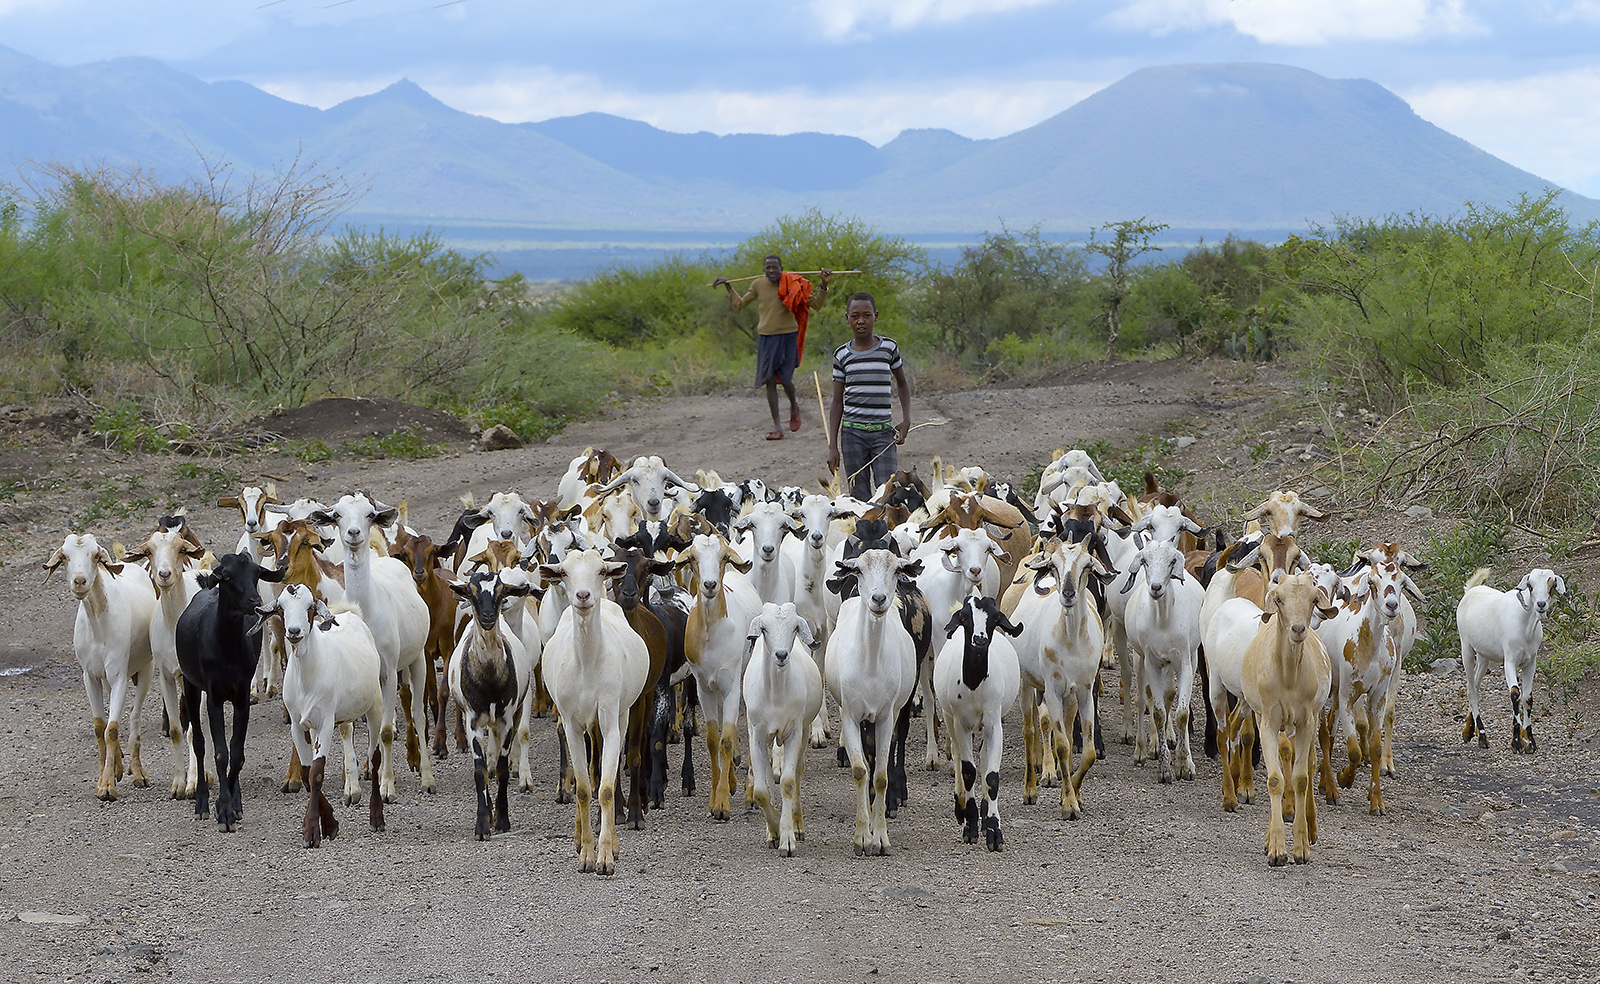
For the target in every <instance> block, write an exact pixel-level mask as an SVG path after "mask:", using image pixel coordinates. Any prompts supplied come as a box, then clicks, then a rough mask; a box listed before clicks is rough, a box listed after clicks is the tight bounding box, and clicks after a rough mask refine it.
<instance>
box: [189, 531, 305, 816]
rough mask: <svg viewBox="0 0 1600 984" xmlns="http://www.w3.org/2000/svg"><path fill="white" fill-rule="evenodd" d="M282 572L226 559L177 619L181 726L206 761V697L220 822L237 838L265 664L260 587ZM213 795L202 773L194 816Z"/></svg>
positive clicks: (243, 558)
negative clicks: (259, 672) (229, 723)
mask: <svg viewBox="0 0 1600 984" xmlns="http://www.w3.org/2000/svg"><path fill="white" fill-rule="evenodd" d="M283 576H284V571H281V570H276V571H274V570H268V569H267V568H265V567H261V566H260V565H258V564H257V563H256V562H255V561H253V560H251V559H250V555H249V554H242V553H239V554H225V555H224V556H223V557H221V558H220V559H219V560H218V561H217V566H216V567H214V568H213V569H211V570H209V571H206V572H204V573H202V574H201V575H200V576H199V582H200V588H201V591H200V593H199V594H197V595H195V596H194V598H193V599H192V600H190V602H189V606H188V607H187V608H185V609H184V610H183V614H182V615H180V616H178V628H177V640H176V641H177V650H178V666H179V668H180V669H181V670H182V671H183V699H182V715H181V717H182V719H183V720H185V721H190V722H193V723H194V755H195V759H196V760H197V761H200V762H204V761H205V755H206V743H205V732H204V730H203V729H202V728H201V727H200V723H199V722H200V695H201V694H202V693H204V694H205V695H206V712H207V713H208V715H209V716H210V718H211V740H212V742H213V743H214V744H215V745H216V755H217V782H218V786H219V788H218V790H217V822H218V823H220V824H222V829H223V830H226V831H232V830H233V829H234V827H235V826H236V825H237V824H238V822H239V818H240V817H241V816H243V815H244V801H243V796H242V793H241V790H240V788H239V770H240V768H242V767H243V766H244V735H245V730H246V728H248V727H249V724H250V681H251V680H252V679H253V678H254V677H255V673H256V665H257V663H259V662H260V660H261V626H260V624H259V622H258V620H257V615H256V605H257V603H258V602H259V601H260V600H261V597H260V594H259V593H258V588H257V586H256V582H257V581H273V582H277V581H282V580H283ZM224 702H228V703H232V704H233V743H232V746H231V747H230V746H229V744H228V743H227V731H226V724H225V722H224V720H223V716H222V713H223V712H222V705H223V703H224ZM209 796H210V790H209V788H208V784H207V782H206V775H205V770H204V769H202V770H200V776H199V780H198V782H196V784H195V791H194V812H195V815H196V816H202V817H203V816H205V815H206V814H207V813H209V812H210V804H209Z"/></svg>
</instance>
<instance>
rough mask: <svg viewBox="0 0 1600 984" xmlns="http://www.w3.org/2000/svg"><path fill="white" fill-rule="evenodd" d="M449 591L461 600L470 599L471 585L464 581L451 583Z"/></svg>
mask: <svg viewBox="0 0 1600 984" xmlns="http://www.w3.org/2000/svg"><path fill="white" fill-rule="evenodd" d="M450 590H451V591H454V592H455V593H456V594H458V595H460V596H461V597H463V598H471V597H472V585H471V584H470V583H468V582H466V581H451V582H450Z"/></svg>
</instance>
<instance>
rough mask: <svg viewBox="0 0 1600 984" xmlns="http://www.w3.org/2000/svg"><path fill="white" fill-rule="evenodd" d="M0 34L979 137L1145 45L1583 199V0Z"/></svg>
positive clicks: (90, 24)
mask: <svg viewBox="0 0 1600 984" xmlns="http://www.w3.org/2000/svg"><path fill="white" fill-rule="evenodd" d="M0 44H4V45H5V46H7V47H10V48H13V49H15V50H18V51H21V52H22V53H24V54H27V55H32V56H34V57H36V58H41V59H43V60H45V61H49V62H53V63H56V64H63V65H72V64H80V63H83V62H90V61H98V60H101V59H106V58H114V57H120V56H126V55H144V56H149V57H153V58H158V59H160V60H162V61H165V62H167V63H169V64H171V65H173V66H174V67H176V68H180V69H183V70H185V71H188V72H192V73H194V74H196V75H199V76H200V77H202V78H205V79H210V80H215V79H243V80H245V81H247V82H252V83H254V84H256V85H259V86H261V87H262V88H265V89H267V90H269V91H271V92H274V93H277V94H278V95H281V96H284V97H286V98H290V99H295V100H297V101H300V102H307V103H312V104H314V105H318V106H324V107H326V106H330V105H332V104H334V103H336V102H339V101H340V100H342V99H346V98H349V97H350V96H355V95H362V94H365V93H369V92H372V91H375V90H377V89H379V88H382V87H383V86H385V85H387V84H389V83H391V82H393V81H395V80H397V79H400V78H402V77H408V78H410V79H412V80H413V81H415V82H417V83H419V84H420V85H422V86H423V87H424V88H426V89H428V90H429V91H430V92H432V93H433V94H434V95H435V96H437V97H439V98H440V99H442V100H443V101H444V102H446V103H448V104H450V105H451V106H454V107H456V108H458V109H462V110H466V111H468V112H474V113H481V114H484V115H486V116H492V117H494V118H496V119H500V120H504V121H507V122H519V121H525V120H540V119H546V118H548V117H552V116H565V115H569V114H572V113H580V112H585V111H588V110H601V111H604V112H609V113H615V114H618V115H621V116H628V117H632V118H634V119H642V120H645V121H648V122H650V123H653V124H655V125H656V126H660V127H663V128H666V129H670V130H685V131H690V130H712V131H715V132H718V133H729V132H738V131H744V132H752V131H753V132H770V133H789V132H795V131H798V130H821V131H825V132H832V133H851V134H855V135H858V136H861V137H864V138H866V139H868V140H871V141H873V142H874V143H883V142H884V141H887V140H888V139H890V138H891V137H893V136H894V135H895V134H896V133H897V132H899V131H900V130H902V129H905V128H908V127H926V126H944V127H948V128H950V129H953V130H955V131H957V132H959V133H963V134H965V135H967V136H971V137H994V136H1000V135H1003V134H1006V133H1010V132H1013V131H1015V130H1018V129H1021V128H1023V127H1026V126H1029V125H1031V124H1033V123H1037V122H1039V121H1040V120H1042V119H1045V118H1046V117H1049V116H1052V115H1054V114H1056V113H1058V112H1060V111H1061V110H1063V109H1065V108H1067V107H1068V106H1070V105H1071V104H1072V103H1074V102H1076V101H1077V100H1079V99H1082V98H1083V97H1084V96H1086V95H1089V94H1090V93H1092V92H1094V91H1095V90H1097V89H1099V88H1101V87H1103V86H1105V85H1108V84H1110V83H1111V82H1114V81H1116V80H1117V79H1118V78H1121V77H1122V76H1124V75H1126V74H1127V73H1128V72H1130V71H1132V70H1134V69H1136V68H1140V67H1143V66H1146V65H1159V64H1172V63H1182V62H1220V61H1265V62H1281V63H1285V64H1290V65H1297V66H1300V67H1303V68H1307V69H1310V70H1312V71H1315V72H1319V73H1321V74H1323V75H1327V76H1331V77H1335V78H1348V77H1364V78H1369V79H1373V80H1375V81H1377V82H1379V83H1381V84H1383V85H1385V86H1387V87H1388V88H1390V89H1392V90H1393V91H1395V92H1396V93H1398V94H1399V95H1401V96H1402V97H1404V98H1405V99H1407V100H1408V101H1409V102H1410V103H1411V105H1412V106H1413V107H1414V108H1415V109H1416V111H1417V112H1418V113H1419V114H1421V115H1422V116H1423V117H1425V118H1426V119H1428V120H1431V121H1432V122H1434V123H1437V124H1438V125H1439V126H1442V127H1444V128H1445V129H1446V130H1449V131H1451V132H1453V133H1456V134H1458V135H1460V136H1462V137H1465V138H1466V139H1468V140H1470V141H1472V142H1473V143H1475V144H1477V145H1478V146H1480V147H1482V148H1484V149H1485V150H1487V151H1489V152H1490V153H1493V154H1495V155H1497V156H1499V157H1502V158H1504V159H1505V160H1507V161H1509V162H1511V163H1512V164H1515V165H1517V166H1519V167H1522V168H1525V169H1527V170H1529V171H1532V172H1534V173H1535V174H1539V175H1541V176H1543V177H1546V178H1550V179H1552V180H1555V181H1558V182H1561V183H1563V184H1565V185H1567V186H1569V187H1572V188H1575V189H1577V190H1579V191H1582V192H1585V193H1587V194H1590V195H1595V196H1600V0H791V2H775V3H768V4H741V3H733V2H727V0H673V2H647V0H632V2H629V0H588V2H585V3H572V2H551V0H456V2H453V3H445V2H442V0H440V2H431V0H423V2H408V0H276V2H269V0H246V2H244V3H233V2H229V0H210V2H206V3H196V2H194V0H184V2H178V0H118V2H107V0H0Z"/></svg>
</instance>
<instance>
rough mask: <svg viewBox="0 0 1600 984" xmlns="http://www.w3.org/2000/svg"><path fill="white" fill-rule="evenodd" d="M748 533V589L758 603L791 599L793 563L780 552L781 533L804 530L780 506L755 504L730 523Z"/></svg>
mask: <svg viewBox="0 0 1600 984" xmlns="http://www.w3.org/2000/svg"><path fill="white" fill-rule="evenodd" d="M733 528H734V529H735V530H738V531H747V532H749V534H750V541H751V548H752V549H751V553H750V561H751V568H750V586H751V587H753V588H755V589H756V594H757V595H758V596H759V597H760V598H761V601H762V603H766V602H769V601H770V602H772V603H773V604H778V605H781V604H783V603H784V602H788V601H793V600H794V564H793V562H791V561H790V560H789V558H788V557H786V556H785V555H784V553H783V538H784V536H785V534H789V533H800V532H801V531H802V530H803V529H804V527H803V526H802V525H801V524H800V522H799V521H798V520H796V519H794V518H793V517H791V516H790V515H789V513H788V512H787V511H786V510H785V508H784V506H783V504H782V503H779V502H761V503H757V504H756V507H755V508H754V509H752V510H751V511H750V513H749V515H746V516H742V517H740V518H739V519H738V520H736V521H735V522H734V524H733Z"/></svg>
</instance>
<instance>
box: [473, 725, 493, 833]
mask: <svg viewBox="0 0 1600 984" xmlns="http://www.w3.org/2000/svg"><path fill="white" fill-rule="evenodd" d="M472 784H473V787H474V788H475V789H476V790H477V793H478V820H477V825H476V826H475V827H474V828H473V836H475V837H476V838H477V839H478V840H481V841H486V840H488V839H489V763H488V761H487V760H486V758H485V752H484V748H483V741H482V739H480V738H479V737H478V736H477V735H473V736H472Z"/></svg>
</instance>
